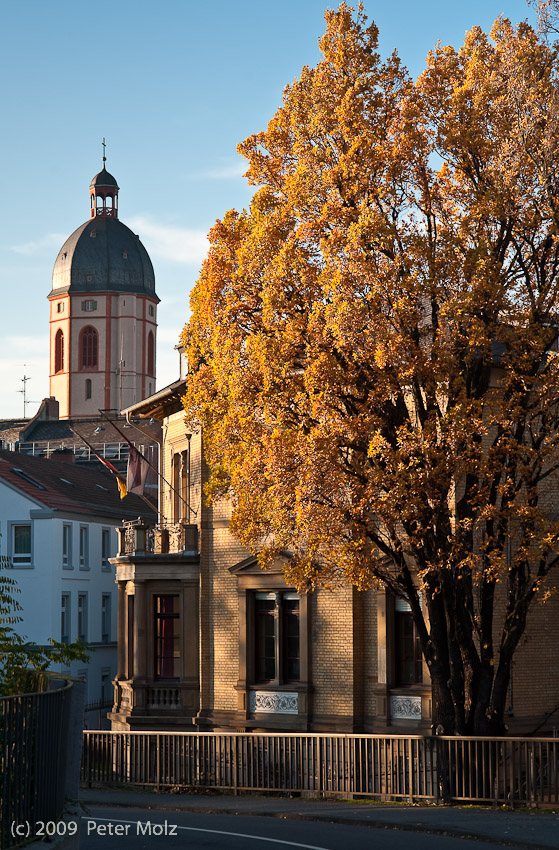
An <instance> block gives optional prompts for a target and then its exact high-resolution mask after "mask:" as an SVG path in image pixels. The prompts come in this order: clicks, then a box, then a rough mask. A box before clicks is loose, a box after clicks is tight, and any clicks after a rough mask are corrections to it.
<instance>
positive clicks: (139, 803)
mask: <svg viewBox="0 0 559 850" xmlns="http://www.w3.org/2000/svg"><path fill="white" fill-rule="evenodd" d="M80 802H81V804H82V806H83V807H84V809H85V812H86V813H87V812H88V811H89V810H90V809H92V808H95V807H96V806H109V807H110V806H124V807H130V808H139V809H146V810H148V809H149V810H151V811H184V812H201V813H205V814H228V815H232V814H243V815H259V816H261V817H279V818H286V817H287V818H292V819H294V820H311V821H327V822H329V823H342V824H343V823H347V824H353V825H356V826H371V827H379V828H381V829H400V830H407V831H411V832H426V833H433V834H439V835H441V834H443V835H449V836H453V837H456V838H476V839H481V840H483V839H487V840H490V841H495V842H501V843H503V844H505V845H508V846H512V847H525V848H532V850H533V848H537V850H548V848H553V850H559V814H556V813H555V812H549V811H544V810H539V811H534V812H526V811H522V812H518V811H509V810H503V809H491V808H487V809H482V808H466V807H458V806H428V805H417V806H411V805H408V804H405V803H392V804H388V803H371V802H368V801H367V802H356V801H354V800H352V801H347V802H345V801H342V800H308V799H302V798H300V797H296V798H293V799H290V798H287V797H273V796H266V795H247V796H237V797H235V796H233V795H229V794H215V795H205V794H165V793H162V794H157V793H150V792H147V791H136V790H132V789H130V788H126V787H124V788H118V787H117V788H111V789H110V790H107V789H96V788H82V789H81V791H80ZM480 850H481V848H480Z"/></svg>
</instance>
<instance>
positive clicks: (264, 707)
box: [249, 691, 299, 714]
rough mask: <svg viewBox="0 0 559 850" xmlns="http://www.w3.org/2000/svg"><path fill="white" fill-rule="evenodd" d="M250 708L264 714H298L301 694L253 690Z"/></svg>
mask: <svg viewBox="0 0 559 850" xmlns="http://www.w3.org/2000/svg"><path fill="white" fill-rule="evenodd" d="M249 709H250V711H259V712H261V713H262V714H264V713H265V714H298V713H299V695H298V694H296V693H295V694H292V693H285V692H284V691H281V692H278V691H276V692H274V691H251V692H250V699H249Z"/></svg>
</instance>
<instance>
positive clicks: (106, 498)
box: [0, 451, 156, 522]
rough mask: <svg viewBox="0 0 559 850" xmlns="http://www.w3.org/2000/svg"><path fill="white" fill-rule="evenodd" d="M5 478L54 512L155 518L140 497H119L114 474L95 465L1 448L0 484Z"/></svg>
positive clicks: (120, 518)
mask: <svg viewBox="0 0 559 850" xmlns="http://www.w3.org/2000/svg"><path fill="white" fill-rule="evenodd" d="M2 481H5V482H6V483H8V484H10V485H11V486H12V487H15V488H16V489H17V490H19V491H20V492H22V493H24V494H25V495H27V496H30V497H31V498H33V499H34V500H35V501H37V502H39V503H40V504H42V505H44V506H45V507H46V508H51V509H52V510H55V511H64V512H72V513H80V514H84V515H85V516H88V517H92V516H95V515H102V516H107V517H114V518H115V520H117V521H120V520H122V519H135V518H136V517H139V516H141V517H143V518H145V519H148V520H151V521H152V522H153V521H154V520H155V518H156V514H155V509H153V511H150V509H149V507H148V505H147V504H146V503H145V502H144V501H143V499H140V497H139V496H135V495H133V494H130V495H128V496H126V497H125V498H124V499H122V500H121V499H120V497H119V493H118V489H117V485H116V481H115V477H114V476H113V475H112V474H111V473H110V472H108V471H107V470H106V469H105V468H104V467H103V466H101V464H99V467H98V468H92V467H90V466H84V465H82V464H74V463H72V462H60V461H58V460H52V459H48V460H47V459H46V458H40V457H31V456H29V455H25V454H21V453H19V452H8V451H0V483H1V482H2Z"/></svg>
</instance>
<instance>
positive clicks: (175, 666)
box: [153, 594, 180, 679]
mask: <svg viewBox="0 0 559 850" xmlns="http://www.w3.org/2000/svg"><path fill="white" fill-rule="evenodd" d="M153 603H154V617H155V623H154V627H155V628H154V637H155V653H154V656H155V671H154V672H155V678H156V679H177V678H178V676H179V661H180V651H179V629H180V621H179V597H178V595H177V594H166V595H165V596H154V599H153Z"/></svg>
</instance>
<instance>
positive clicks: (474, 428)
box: [184, 4, 559, 731]
mask: <svg viewBox="0 0 559 850" xmlns="http://www.w3.org/2000/svg"><path fill="white" fill-rule="evenodd" d="M320 46H321V50H322V54H323V58H322V60H321V62H320V63H319V64H318V65H317V67H316V68H307V67H305V68H303V70H302V72H301V75H300V77H299V78H298V79H296V80H295V81H294V82H293V84H292V85H290V86H288V87H287V88H286V90H285V93H284V99H283V105H282V106H281V107H280V109H278V111H277V113H276V114H275V116H274V117H273V118H272V120H271V121H270V124H269V125H268V128H267V130H266V131H265V132H262V133H259V134H256V135H254V136H251V137H250V138H248V139H247V140H246V141H245V142H243V143H242V144H241V145H240V146H239V150H240V151H241V153H243V154H244V156H245V157H246V158H247V161H248V172H247V177H248V179H249V181H250V182H251V183H252V184H253V185H255V186H256V187H258V188H257V189H256V191H255V194H254V197H253V200H252V203H251V206H250V209H249V210H248V211H243V212H241V213H237V212H235V211H231V212H228V213H227V214H226V215H225V217H224V219H223V221H218V222H217V223H216V226H215V227H214V229H213V230H212V232H211V234H210V242H211V248H210V252H209V255H208V258H207V260H206V262H205V264H204V267H203V270H202V273H201V276H200V279H199V281H198V283H197V286H196V288H195V290H194V292H193V295H192V318H191V320H190V322H189V323H188V325H187V326H186V328H185V331H184V342H185V343H186V345H187V348H188V355H189V363H190V377H189V381H188V391H187V396H186V398H185V407H186V410H187V414H188V416H189V417H190V418H191V419H192V420H193V421H196V422H197V423H198V424H199V425H200V426H201V427H202V429H203V432H204V440H205V447H206V453H207V459H208V462H209V465H210V468H211V480H210V493H211V494H213V495H214V496H215V495H217V494H228V495H229V497H230V498H231V499H232V501H233V508H234V510H233V528H234V530H235V532H236V533H237V534H238V536H239V538H240V539H241V540H242V542H243V543H244V544H245V545H246V546H247V547H248V548H250V549H252V550H255V551H258V552H260V553H261V559H262V562H263V563H265V562H266V561H267V560H268V559H269V558H271V557H272V556H273V554H274V553H276V552H278V551H288V552H290V553H291V554H292V557H291V561H290V566H289V570H288V572H289V579H290V581H293V582H295V583H297V585H298V586H299V587H301V588H307V589H310V588H312V587H315V586H317V585H322V586H324V585H329V584H334V583H337V582H341V581H349V582H351V583H353V584H355V585H356V586H357V587H359V588H367V587H369V586H371V585H375V584H376V585H384V586H387V587H388V588H389V589H390V590H392V592H393V593H395V594H396V595H399V596H402V597H404V598H406V599H407V600H408V601H409V603H410V605H411V608H412V612H413V614H414V617H415V621H416V626H417V628H418V630H419V635H420V638H421V641H422V647H423V651H424V654H425V657H426V659H427V662H428V664H429V666H430V670H431V679H432V682H433V689H434V696H435V703H436V706H437V711H438V717H439V719H440V720H441V722H442V723H443V725H444V727H445V729H447V730H457V731H466V730H472V729H474V728H475V729H476V730H477V731H484V730H487V729H489V728H490V727H491V728H492V729H493V731H494V730H495V729H498V728H500V726H499V724H501V725H502V717H503V709H504V693H505V691H506V684H507V683H508V676H509V671H510V661H511V658H512V654H513V652H514V649H515V648H516V646H517V644H518V640H519V639H520V636H521V634H522V632H523V630H524V626H525V620H526V612H527V610H528V607H529V605H530V602H531V601H532V599H533V597H534V596H535V594H536V592H537V591H538V589H539V587H540V585H541V583H542V580H543V579H544V578H545V577H546V576H547V575H548V573H549V571H550V569H551V568H552V566H554V564H555V562H556V560H557V558H556V555H555V552H556V550H557V535H558V531H559V528H558V526H557V524H556V522H555V517H554V516H553V515H551V513H550V510H549V509H548V508H549V505H548V503H549V500H547V501H546V497H545V493H546V492H548V491H549V488H550V485H551V482H554V483H553V486H554V487H556V478H554V475H555V470H556V469H557V462H558V452H557V449H558V446H557V440H558V437H557V435H558V434H559V427H558V426H559V415H558V406H557V402H558V398H557V389H558V384H557V362H558V361H557V355H556V354H555V353H553V351H552V350H551V349H552V348H553V347H554V344H555V341H556V337H557V297H558V286H559V242H558V236H557V234H558V225H559V194H558V193H559V173H558V168H559V163H558V157H557V150H558V147H557V146H558V139H559V122H558V114H559V113H558V102H559V101H558V89H557V55H556V51H555V50H554V48H552V47H549V46H547V45H546V44H545V43H544V41H543V40H542V39H541V38H540V37H539V36H538V34H537V33H536V32H534V30H533V29H531V28H530V27H529V26H528V25H527V24H520V25H519V26H518V27H517V28H516V29H515V28H514V27H513V26H512V25H511V24H510V23H509V21H507V20H504V19H499V20H498V21H497V22H496V23H495V25H494V27H493V29H492V32H491V34H490V35H487V34H486V33H484V32H483V31H482V30H481V29H479V28H478V27H475V28H474V29H473V30H472V31H471V32H470V33H468V35H467V37H466V40H465V42H464V45H463V46H462V47H461V48H460V49H459V50H455V49H454V48H453V47H443V46H439V47H437V48H436V49H435V50H434V51H433V52H432V53H431V54H430V56H429V57H428V63H427V69H426V71H425V72H424V73H423V74H422V75H421V76H420V77H419V79H418V80H417V81H416V82H415V83H414V82H413V81H412V80H411V79H410V77H409V75H408V73H407V71H406V70H405V68H404V67H403V66H402V65H401V63H400V61H399V59H398V57H397V55H396V54H394V55H392V56H390V57H389V58H388V59H386V60H385V61H383V60H381V58H380V56H379V54H378V51H377V29H376V27H375V25H374V24H372V25H367V22H366V18H365V16H364V14H363V12H362V10H360V11H359V12H358V13H357V14H355V15H354V14H353V12H352V10H351V9H350V8H348V7H347V6H346V5H345V4H342V5H341V6H340V8H339V9H338V10H337V11H331V12H327V13H326V34H325V35H324V37H323V38H322V40H321V43H320ZM546 488H547V489H546ZM498 583H501V584H502V585H503V586H504V587H505V591H506V617H505V623H504V626H503V629H502V633H501V634H500V636H499V638H498V642H497V646H495V641H494V635H493V630H494V622H493V619H494V618H493V611H494V602H495V594H496V587H497V584H498ZM421 595H423V596H424V598H425V602H426V605H425V610H426V613H427V614H428V617H425V616H424V614H423V611H422V607H421V603H420V596H421ZM497 658H498V663H497V664H496V663H495V661H496V660H497ZM449 682H450V685H449ZM445 689H446V690H445ZM482 694H485V696H482ZM491 724H493V725H492V726H491Z"/></svg>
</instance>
